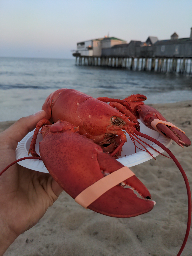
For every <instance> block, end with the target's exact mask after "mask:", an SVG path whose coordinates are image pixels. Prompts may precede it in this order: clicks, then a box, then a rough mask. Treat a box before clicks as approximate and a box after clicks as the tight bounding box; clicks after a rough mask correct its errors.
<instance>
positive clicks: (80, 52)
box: [73, 37, 126, 57]
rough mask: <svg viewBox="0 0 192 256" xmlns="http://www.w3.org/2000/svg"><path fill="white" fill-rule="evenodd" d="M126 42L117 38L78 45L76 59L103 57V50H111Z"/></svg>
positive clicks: (95, 40)
mask: <svg viewBox="0 0 192 256" xmlns="http://www.w3.org/2000/svg"><path fill="white" fill-rule="evenodd" d="M124 43H126V41H124V40H122V39H119V38H116V37H103V38H97V39H91V40H87V41H83V42H78V43H77V50H76V51H75V52H74V53H73V56H74V57H81V56H82V57H85V56H94V57H101V54H102V49H105V48H111V47H113V46H114V45H121V44H124Z"/></svg>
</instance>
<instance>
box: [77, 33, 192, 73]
mask: <svg viewBox="0 0 192 256" xmlns="http://www.w3.org/2000/svg"><path fill="white" fill-rule="evenodd" d="M73 56H75V57H76V63H77V60H79V64H80V65H82V64H84V65H95V66H98V65H100V66H112V67H129V68H130V69H139V65H140V67H141V68H140V69H142V70H148V69H149V67H148V66H149V60H150V70H158V71H162V70H163V71H168V70H171V71H177V70H178V68H177V63H178V60H179V61H180V62H179V63H180V67H179V72H181V73H184V72H185V71H186V70H187V69H188V70H190V73H192V28H191V32H190V37H187V38H179V36H178V34H177V33H176V32H174V33H173V34H172V35H171V38H170V39H167V40H158V38H157V37H155V36H149V37H148V38H147V39H146V41H145V42H142V41H135V40H131V41H130V42H129V43H127V42H126V41H125V40H122V39H119V38H115V37H104V38H99V39H94V40H89V41H84V42H80V43H77V50H76V51H75V52H74V53H73ZM170 60H171V64H170ZM135 62H137V64H136V68H134V66H135ZM156 63H157V64H156ZM186 63H187V65H188V64H189V65H190V68H187V69H186Z"/></svg>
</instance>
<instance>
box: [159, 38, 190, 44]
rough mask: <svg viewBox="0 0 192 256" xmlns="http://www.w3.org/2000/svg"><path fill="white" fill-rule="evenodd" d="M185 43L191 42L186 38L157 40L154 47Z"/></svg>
mask: <svg viewBox="0 0 192 256" xmlns="http://www.w3.org/2000/svg"><path fill="white" fill-rule="evenodd" d="M187 41H191V40H190V38H189V37H186V38H179V39H175V40H171V39H167V40H159V41H157V42H156V43H155V46H157V45H166V44H183V43H186V42H187Z"/></svg>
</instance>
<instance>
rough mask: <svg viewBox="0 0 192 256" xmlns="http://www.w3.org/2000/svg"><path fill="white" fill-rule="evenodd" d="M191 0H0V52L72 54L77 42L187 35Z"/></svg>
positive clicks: (39, 55)
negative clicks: (111, 37) (103, 38)
mask: <svg viewBox="0 0 192 256" xmlns="http://www.w3.org/2000/svg"><path fill="white" fill-rule="evenodd" d="M191 27H192V0H161V1H158V0H31V1H30V0H0V57H32V58H61V59H64V58H73V57H72V52H71V51H72V50H75V49H76V45H77V42H81V41H86V40H90V39H95V38H101V37H104V36H107V35H109V36H114V37H117V38H120V39H123V40H125V41H127V42H128V43H129V42H130V40H141V41H146V39H147V37H148V36H157V37H158V39H159V40H163V39H170V36H171V35H172V34H173V33H174V32H176V33H177V34H178V35H179V37H180V38H182V37H189V36H190V28H191Z"/></svg>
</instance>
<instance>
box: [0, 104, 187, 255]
mask: <svg viewBox="0 0 192 256" xmlns="http://www.w3.org/2000/svg"><path fill="white" fill-rule="evenodd" d="M153 106H154V107H155V108H156V109H158V110H159V111H160V112H161V113H162V114H163V115H164V117H165V118H166V119H167V120H168V121H170V122H172V123H173V124H175V125H176V126H178V127H179V128H181V129H182V130H184V131H185V132H186V134H187V136H188V137H189V138H190V140H191V141H192V101H185V102H180V103H169V104H163V105H160V104H159V105H153ZM12 123H13V122H10V121H9V122H2V123H0V131H3V130H4V129H6V128H7V127H9V126H10V125H11V124H12ZM170 149H171V151H172V152H173V153H174V155H175V156H176V157H177V159H178V160H179V162H180V163H181V165H182V167H183V168H184V170H185V172H186V174H187V177H188V179H189V182H190V186H191V188H192V167H191V166H192V146H190V147H188V148H181V147H179V146H178V145H177V144H176V143H174V142H173V143H172V145H171V147H170ZM131 170H132V171H133V172H134V173H135V174H136V175H137V177H138V178H139V179H140V180H141V181H142V182H143V183H144V184H145V186H146V187H147V188H148V189H149V191H150V193H151V195H152V198H153V200H155V201H156V205H155V207H154V209H153V210H152V211H151V212H149V213H146V214H143V215H140V216H137V217H134V218H126V219H123V218H112V217H107V216H104V215H101V214H98V213H95V212H93V211H91V210H86V209H84V208H82V207H81V206H80V205H78V204H77V203H76V202H75V201H74V200H73V199H72V198H71V197H70V196H69V195H68V194H66V193H65V192H63V193H62V194H61V195H60V197H59V199H58V200H57V201H56V202H55V203H54V204H53V206H52V207H50V208H49V209H48V210H47V212H46V214H45V215H44V217H43V218H42V219H41V220H40V221H39V222H38V223H37V224H36V226H34V227H33V228H31V229H30V230H28V231H26V232H25V233H23V234H22V235H20V236H19V237H18V238H17V239H16V240H15V242H14V243H13V244H12V245H11V246H10V247H9V249H8V250H7V252H6V253H5V254H4V255H5V256H18V255H20V256H53V255H55V256H124V255H126V256H174V255H177V253H178V251H179V249H180V246H181V244H182V242H183V239H184V235H185V232H186V225H187V193H186V188H185V183H184V180H183V178H182V175H181V173H180V171H179V170H178V168H177V167H176V165H175V164H174V162H173V161H172V160H170V159H168V158H165V157H163V156H161V155H160V156H158V157H157V159H156V160H154V159H153V160H150V161H148V162H146V163H143V164H140V165H138V166H135V167H132V168H131ZM182 255H183V256H191V255H192V231H191V232H190V236H189V239H188V242H187V245H186V247H185V249H184V252H183V254H182Z"/></svg>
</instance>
